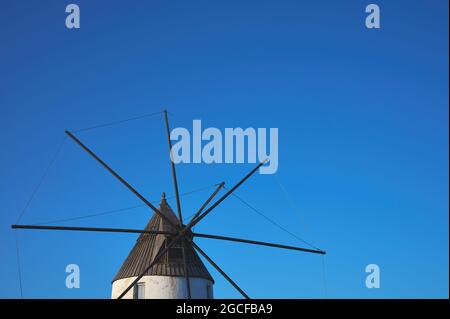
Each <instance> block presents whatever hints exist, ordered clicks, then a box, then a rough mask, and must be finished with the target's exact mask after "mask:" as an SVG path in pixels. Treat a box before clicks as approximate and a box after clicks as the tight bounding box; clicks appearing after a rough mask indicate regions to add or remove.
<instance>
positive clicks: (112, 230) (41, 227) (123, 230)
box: [11, 225, 174, 235]
mask: <svg viewBox="0 0 450 319" xmlns="http://www.w3.org/2000/svg"><path fill="white" fill-rule="evenodd" d="M11 228H12V229H37V230H69V231H91V232H109V233H137V234H152V235H174V233H172V232H167V231H156V230H146V229H128V228H104V227H103V228H100V227H70V226H50V225H12V226H11Z"/></svg>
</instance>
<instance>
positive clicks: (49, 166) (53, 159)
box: [16, 135, 66, 224]
mask: <svg viewBox="0 0 450 319" xmlns="http://www.w3.org/2000/svg"><path fill="white" fill-rule="evenodd" d="M65 141H66V135H64V137H63V139H62V141H61V143H60V144H59V146H58V148H57V150H56V152H55V154H54V155H53V157H52V159H51V160H50V163H49V164H48V166H47V167H46V169H45V171H44V174H43V175H42V177H41V179H40V180H39V183H38V184H37V186H36V188H35V189H34V190H33V192H32V193H31V196H30V198H29V199H28V201H27V203H26V204H25V207H24V208H23V210H22V212H21V213H20V215H19V217H18V218H17V221H16V224H18V223H19V222H20V220H21V219H22V217H23V215H24V214H25V212H26V211H27V210H28V207H29V206H30V204H31V202H32V201H33V199H34V197H35V196H36V193H37V192H38V190H39V188H40V187H41V185H42V183H43V182H44V180H45V178H46V177H47V174H48V172H49V171H50V168H51V167H52V166H53V164H54V163H55V161H56V158H57V157H58V154H59V153H60V152H61V149H62V147H63V145H64V142H65Z"/></svg>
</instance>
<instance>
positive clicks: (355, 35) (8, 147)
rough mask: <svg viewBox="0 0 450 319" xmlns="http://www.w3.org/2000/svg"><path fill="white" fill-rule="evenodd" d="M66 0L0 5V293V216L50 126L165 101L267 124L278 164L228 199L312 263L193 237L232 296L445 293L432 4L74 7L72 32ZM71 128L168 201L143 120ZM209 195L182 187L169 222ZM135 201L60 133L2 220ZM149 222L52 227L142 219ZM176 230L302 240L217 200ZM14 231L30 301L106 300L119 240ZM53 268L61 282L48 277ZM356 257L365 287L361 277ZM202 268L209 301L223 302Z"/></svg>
mask: <svg viewBox="0 0 450 319" xmlns="http://www.w3.org/2000/svg"><path fill="white" fill-rule="evenodd" d="M68 3H69V2H67V3H64V2H61V1H46V2H45V3H43V2H42V1H13V2H4V3H2V5H1V6H2V9H1V10H0V12H1V13H0V24H1V26H0V56H1V59H0V72H1V76H0V87H1V91H0V92H1V93H0V108H1V111H2V116H1V117H0V124H1V131H2V134H0V143H1V146H2V155H1V157H0V173H1V179H0V183H1V184H0V201H1V202H2V214H0V225H1V228H0V240H1V242H2V245H1V246H0V256H1V261H2V262H1V266H0V267H1V268H0V269H1V271H0V280H1V282H2V288H1V289H0V297H4V298H11V297H19V296H20V293H19V284H18V275H17V260H16V246H15V236H14V231H12V230H11V229H10V225H11V224H13V223H15V222H16V220H17V218H18V216H19V215H20V212H21V210H22V209H23V207H24V206H25V205H26V202H27V200H28V199H29V198H30V195H31V193H32V192H33V190H34V189H35V187H36V185H37V184H38V183H39V180H40V178H41V176H42V174H43V172H44V171H45V167H46V166H47V165H48V163H49V161H50V159H51V158H52V156H53V154H54V153H55V150H56V149H57V147H58V145H59V143H60V141H61V139H62V138H63V137H64V130H65V129H72V130H76V129H79V128H83V127H89V126H92V125H96V124H100V123H105V122H111V121H116V120H121V119H124V118H129V117H133V116H137V115H140V114H144V113H151V112H158V111H160V110H162V109H163V108H164V107H167V108H168V109H169V110H170V111H171V112H172V113H173V116H171V118H170V120H171V124H172V127H177V126H180V127H187V128H190V127H191V125H192V120H193V119H201V120H202V123H203V125H204V126H213V127H217V128H220V129H224V128H226V127H238V126H240V127H244V128H245V127H255V128H256V127H266V128H269V127H277V128H279V148H280V150H279V152H280V154H279V170H278V172H277V174H276V175H259V174H256V175H255V176H253V177H252V178H251V179H250V180H249V181H248V182H247V183H246V184H244V185H243V186H242V187H241V188H240V189H239V190H238V191H237V194H238V195H239V196H241V197H242V198H244V199H245V200H247V201H248V202H249V203H251V204H252V205H253V206H255V207H256V208H257V209H259V210H260V211H261V212H263V213H264V214H265V215H267V216H268V217H269V218H271V219H273V220H275V221H276V222H277V223H278V224H279V225H282V226H283V227H285V228H286V229H288V230H289V231H291V232H292V233H294V234H296V235H298V236H300V237H301V238H304V239H305V240H307V241H309V242H311V243H313V244H314V245H316V246H318V247H320V248H322V249H324V250H326V251H327V252H328V254H327V255H326V257H325V258H324V259H322V257H321V256H319V255H312V254H304V253H297V252H292V251H282V250H275V249H270V248H264V247H254V246H249V245H244V244H235V243H224V242H218V241H213V240H208V239H201V240H198V244H199V245H200V246H201V247H202V248H203V249H204V250H205V251H206V252H207V253H208V254H209V255H210V256H211V257H212V258H213V259H214V260H215V261H216V262H217V263H218V264H219V265H220V266H221V267H222V268H223V269H224V270H225V271H226V272H227V273H228V274H229V275H230V276H231V277H232V278H233V279H234V280H235V281H236V282H237V283H239V284H240V286H241V287H242V288H243V289H244V290H245V291H246V292H247V293H248V294H249V295H250V296H251V297H256V298H262V297H274V298H282V297H286V298H324V297H331V298H349V297H352V298H354V297H356V298H382V297H387V298H403V297H413V298H417V297H424V298H430V297H439V298H443V297H448V279H449V278H448V208H449V207H448V176H449V175H448V2H447V1H443V0H442V1H440V0H433V1H425V0H424V1H376V3H377V4H378V5H379V6H380V8H381V29H379V30H368V29H366V28H365V26H364V19H365V16H366V14H365V12H364V11H365V10H364V9H365V5H367V4H368V3H369V2H366V1H339V2H338V1H331V0H329V1H323V0H321V1H220V2H219V1H214V2H211V1H188V2H187V1H170V2H167V1H146V2H144V1H139V2H138V1H136V2H134V3H132V4H130V3H129V2H126V1H76V2H75V3H77V4H79V5H80V9H81V28H80V29H79V30H68V29H66V28H65V25H64V21H65V17H66V13H65V12H64V9H65V5H66V4H68ZM78 136H79V137H80V139H82V140H83V141H84V142H85V143H86V144H87V145H89V146H90V147H92V148H93V149H94V150H95V151H96V152H97V153H98V154H99V155H100V156H101V157H102V158H103V159H104V160H105V161H106V162H108V163H109V164H110V165H111V166H112V167H114V168H115V169H116V170H117V171H118V172H120V173H121V174H122V175H123V176H124V177H125V178H126V179H127V180H129V181H130V183H132V184H133V185H135V186H136V188H137V189H138V190H140V191H141V192H142V193H143V194H144V195H145V196H147V197H148V198H149V199H151V200H155V201H159V198H160V196H161V192H163V191H166V192H167V193H168V196H170V195H171V194H173V191H172V187H173V186H172V184H171V175H170V165H169V162H168V158H167V145H166V140H165V135H164V126H163V120H162V117H161V116H154V117H149V118H146V119H142V120H139V121H134V122H131V123H127V124H123V125H119V126H114V127H109V128H104V129H98V130H92V131H86V132H82V133H79V135H78ZM251 168H252V165H251V164H236V165H230V164H229V165H225V164H221V165H219V164H217V165H198V164H189V165H188V164H185V165H178V166H177V169H178V174H179V180H180V191H181V193H184V192H189V191H191V190H195V189H199V188H203V187H206V186H211V185H213V184H214V183H217V182H220V181H222V180H225V181H226V182H227V185H228V186H231V185H232V184H233V183H234V182H236V181H238V180H239V179H240V178H241V177H242V176H243V175H244V174H245V173H246V172H247V171H249V170H250V169H251ZM284 190H286V191H284ZM209 192H212V188H211V187H210V188H209V189H207V190H203V191H201V192H198V193H196V194H193V195H190V196H184V197H183V198H182V200H183V210H184V212H185V216H188V215H190V214H191V213H193V212H194V211H195V209H196V208H198V207H199V206H200V205H201V203H202V201H203V200H205V199H206V198H207V197H208V195H209ZM137 204H140V202H139V200H138V199H137V198H136V197H134V196H133V195H132V194H131V193H130V192H129V191H127V190H126V189H125V188H124V187H123V186H122V185H121V184H120V183H119V182H118V181H116V180H115V179H114V178H113V177H112V176H110V175H109V174H108V173H107V172H106V171H105V170H104V169H103V168H101V167H100V166H99V165H98V163H96V162H95V161H94V160H93V159H92V158H90V157H89V156H88V155H87V154H86V153H84V152H83V151H82V150H81V149H80V148H79V147H78V146H77V145H75V144H74V143H73V142H72V141H70V140H66V141H65V143H64V145H63V148H62V150H61V152H60V153H59V156H58V157H57V159H56V161H55V163H54V165H53V166H52V168H51V169H50V171H49V173H48V175H47V177H46V179H45V180H44V182H43V184H42V186H41V187H40V188H39V191H38V192H37V194H36V196H35V197H34V200H33V201H32V203H31V205H30V206H29V208H28V209H27V211H26V212H25V214H24V216H23V218H22V219H21V222H22V223H38V222H45V221H51V220H57V219H65V218H70V217H73V216H79V215H86V214H90V213H98V212H103V211H107V210H112V209H117V208H122V207H127V206H131V205H137ZM171 204H172V207H175V203H174V202H173V201H171ZM150 216H151V212H150V211H149V210H148V209H145V208H140V209H135V210H130V211H126V212H121V213H116V214H110V215H104V216H100V217H95V218H90V219H83V220H76V221H72V222H66V223H60V224H65V225H82V226H104V227H130V228H131V227H133V228H142V227H144V225H145V223H146V222H147V220H148V218H150ZM195 230H196V231H202V232H205V233H215V234H221V235H230V236H237V237H243V238H251V239H256V240H265V241H271V242H277V243H285V244H292V245H300V246H304V245H303V244H302V243H301V242H298V241H297V240H296V239H295V238H293V237H292V236H290V235H289V234H287V233H285V232H283V231H281V230H280V229H278V228H276V227H274V226H273V225H272V224H270V223H268V222H267V221H266V220H265V219H264V218H261V216H258V215H257V214H255V213H254V212H252V211H251V210H249V209H248V208H247V207H245V206H244V205H242V204H241V203H239V202H238V201H237V200H236V199H235V198H229V199H228V200H227V202H225V203H224V204H223V205H221V206H219V207H218V208H217V209H216V210H215V211H214V213H212V214H211V215H209V216H208V217H207V218H206V219H205V220H204V222H202V223H201V224H199V225H198V226H197V227H196V229H195ZM18 236H19V244H20V249H19V252H20V257H21V269H22V277H23V278H22V280H23V293H24V296H25V297H29V298H45V297H55V298H79V297H84V298H108V297H109V296H110V288H111V286H110V283H111V280H112V278H113V277H114V275H115V273H116V272H117V270H118V269H119V267H120V265H121V263H122V262H123V260H124V259H125V257H126V256H127V254H128V252H129V250H130V249H131V247H132V246H133V243H134V241H135V239H136V235H129V234H95V233H64V232H37V231H19V232H18ZM70 263H76V264H78V265H79V266H80V268H81V288H80V289H66V288H65V285H64V283H65V276H66V273H65V271H64V270H65V266H66V265H67V264H70ZM371 263H375V264H378V265H379V266H380V269H381V288H380V289H367V288H366V287H365V276H366V275H367V274H366V273H365V271H364V270H365V267H366V265H367V264H371ZM323 266H325V267H323ZM210 269H211V268H210ZM211 273H212V275H213V276H214V278H215V279H216V284H215V288H214V289H215V296H216V297H222V298H234V297H239V294H238V293H237V292H236V291H234V289H233V288H232V287H231V286H230V285H229V284H228V283H227V282H226V281H224V280H223V279H222V278H221V277H220V275H219V274H218V273H217V272H215V271H214V270H213V269H211ZM324 273H325V276H324Z"/></svg>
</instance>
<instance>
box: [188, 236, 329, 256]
mask: <svg viewBox="0 0 450 319" xmlns="http://www.w3.org/2000/svg"><path fill="white" fill-rule="evenodd" d="M192 234H193V235H194V237H202V238H211V239H219V240H226V241H233V242H239V243H246V244H253V245H262V246H268V247H275V248H282V249H290V250H298V251H304V252H307V253H313V254H322V255H325V254H326V252H325V251H323V250H318V249H308V248H301V247H295V246H288V245H280V244H273V243H266V242H263V241H256V240H249V239H242V238H234V237H226V236H217V235H210V234H201V233H192Z"/></svg>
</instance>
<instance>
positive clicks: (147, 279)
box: [111, 276, 213, 299]
mask: <svg viewBox="0 0 450 319" xmlns="http://www.w3.org/2000/svg"><path fill="white" fill-rule="evenodd" d="M135 279H136V277H130V278H123V279H119V280H116V281H114V282H113V284H112V294H111V298H112V299H117V297H119V295H120V294H121V293H122V292H123V291H124V290H125V289H126V288H127V287H128V286H129V285H130V284H131V283H132V282H133V281H134V280H135ZM189 282H190V284H191V297H192V298H193V299H208V298H213V295H212V291H213V288H212V287H213V283H212V282H211V281H209V280H208V279H203V278H195V277H194V278H189ZM139 283H145V299H187V298H188V295H187V287H186V280H185V278H184V277H173V276H144V277H142V278H141V280H139ZM208 287H209V288H208ZM208 290H209V291H210V296H208ZM123 298H124V299H132V298H133V289H130V291H128V292H127V294H126V295H125V296H124V297H123Z"/></svg>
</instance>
